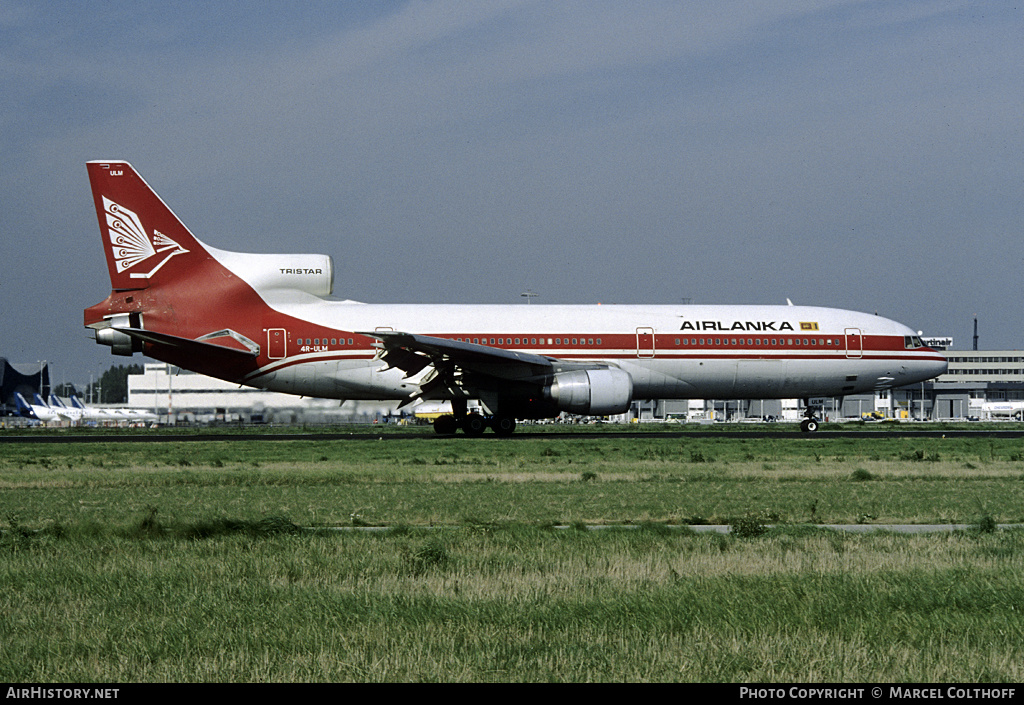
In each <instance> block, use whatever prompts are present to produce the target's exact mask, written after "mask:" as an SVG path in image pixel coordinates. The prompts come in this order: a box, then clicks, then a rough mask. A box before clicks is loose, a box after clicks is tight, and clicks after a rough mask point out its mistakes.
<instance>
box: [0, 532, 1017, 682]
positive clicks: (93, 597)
mask: <svg viewBox="0 0 1024 705" xmlns="http://www.w3.org/2000/svg"><path fill="white" fill-rule="evenodd" d="M198 533H203V532H198ZM196 535H198V534H197V533H196V532H194V531H193V530H191V529H189V527H184V526H179V527H177V528H171V527H163V530H161V531H160V532H158V533H156V534H153V533H152V532H151V531H149V530H147V531H145V532H142V533H141V534H133V533H132V532H123V531H108V530H97V529H96V528H95V527H94V528H93V530H91V531H90V530H81V529H67V528H66V529H64V530H62V531H56V532H55V531H46V532H42V533H39V534H33V535H31V536H26V537H21V538H17V539H16V538H14V537H13V535H11V534H8V535H7V537H6V538H5V541H4V547H3V549H2V550H3V563H2V567H0V581H2V583H3V584H4V585H5V586H7V589H6V590H5V591H4V592H3V593H2V594H0V637H2V639H3V643H4V645H5V646H4V655H3V658H2V659H0V678H3V679H5V680H7V681H8V682H30V681H31V682H39V681H46V682H55V681H56V682H84V681H115V682H136V681H208V680H216V681H296V680H331V681H339V680H340V681H491V680H494V681H548V680H554V681H620V680H627V681H645V680H650V681H739V682H750V681H762V682H769V681H826V682H828V681H831V682H839V681H842V682H850V681H868V680H878V681H889V682H905V681H911V682H937V681H967V680H985V681H1001V682H1012V681H1019V680H1020V678H1021V677H1022V676H1024V666H1022V665H1021V664H1024V627H1022V625H1024V622H1022V620H1021V619H1020V612H1019V610H1020V609H1021V607H1022V605H1024V581H1022V580H1021V578H1022V577H1024V565H1022V560H1021V556H1022V552H1021V548H1022V541H1024V535H1022V534H1021V533H1019V532H1013V533H1005V532H1002V533H998V534H981V533H965V534H958V535H952V536H943V537H942V538H941V539H936V538H934V537H921V536H918V537H903V536H891V535H870V536H846V535H834V534H831V533H828V532H824V531H822V530H801V531H789V532H785V531H778V530H776V531H773V532H769V533H768V534H766V535H764V536H762V537H760V538H757V539H746V540H743V539H737V538H732V537H726V536H720V535H715V536H707V535H694V534H690V533H686V532H685V531H683V530H674V531H671V532H666V531H664V530H659V529H657V528H656V527H651V528H646V529H645V528H640V529H637V530H633V531H627V530H621V529H620V530H614V529H613V530H605V531H578V530H560V531H552V530H543V529H540V528H537V527H524V526H505V527H482V526H475V527H472V526H467V527H463V528H460V529H447V530H435V531H429V530H422V529H407V528H401V529H395V530H391V531H390V532H388V533H386V534H368V533H360V532H342V533H338V532H335V533H332V534H330V535H324V534H307V533H288V532H280V531H259V530H257V529H255V528H254V527H252V526H241V525H239V526H236V527H235V528H234V530H231V529H230V528H226V527H222V530H220V531H216V532H212V533H206V534H205V535H204V537H202V538H195V536H196Z"/></svg>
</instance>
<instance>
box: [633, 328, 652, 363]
mask: <svg viewBox="0 0 1024 705" xmlns="http://www.w3.org/2000/svg"><path fill="white" fill-rule="evenodd" d="M654 352H655V351H654V329H653V328H647V327H642V328H637V329H636V356H637V357H654Z"/></svg>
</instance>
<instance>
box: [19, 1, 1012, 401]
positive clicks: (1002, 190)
mask: <svg viewBox="0 0 1024 705" xmlns="http://www.w3.org/2000/svg"><path fill="white" fill-rule="evenodd" d="M1022 15H1024V9H1022V7H1021V6H1015V5H1014V4H1013V3H1006V2H985V1H984V0H981V1H968V0H964V1H959V2H958V1H953V0H947V1H939V0H935V1H926V0H920V1H916V0H908V1H905V2H898V3H897V2H871V1H841V0H836V1H834V2H828V1H822V2H811V1H795V0H794V1H792V2H787V1H785V0H781V1H780V2H774V3H762V2H715V3H682V2H642V1H638V2H631V3H622V2H601V1H600V0H590V1H588V2H550V1H540V2H533V1H525V0H523V1H519V0H508V1H495V2H484V1H472V2H468V1H467V2H458V1H455V2H429V1H421V2H374V3H362V2H359V3H356V2H351V3H350V2H340V3H339V2H322V3H317V2H303V3H279V2H230V3H227V2H225V3H198V2H197V3H190V2H177V3H148V2H123V3H122V2H90V3H76V2H66V3H56V2H45V1H43V2H40V1H38V0H37V1H33V2H18V1H17V0H15V1H12V2H3V3H0V37H2V41H0V96H3V97H2V98H0V154H2V156H3V164H4V166H3V169H2V172H0V206H2V208H0V242H2V247H3V253H4V254H3V256H2V257H0V293H2V295H3V300H4V309H3V315H2V316H0V333H2V340H3V345H2V346H0V356H5V357H7V358H9V359H10V360H11V361H13V362H16V363H26V362H28V363H34V362H35V361H36V360H41V359H47V360H49V361H50V362H51V365H52V370H53V376H54V379H55V380H56V381H60V380H61V379H66V380H67V381H71V382H84V381H87V380H88V376H89V373H90V372H95V373H98V372H99V371H101V370H103V369H105V368H106V367H107V366H109V365H110V364H116V363H124V362H126V361H127V359H126V358H114V357H112V356H110V355H109V354H108V351H107V349H106V348H102V347H100V346H97V345H95V344H94V343H93V342H92V341H91V340H90V335H89V333H88V332H87V331H86V330H85V329H84V328H83V327H82V309H84V308H85V307H86V306H88V305H91V304H93V303H96V302H98V301H100V300H102V299H103V298H104V297H105V296H106V295H107V293H108V288H109V282H108V280H107V276H106V271H105V269H104V267H105V265H104V261H103V256H102V252H101V249H100V241H99V230H98V227H97V222H96V216H95V213H94V212H93V209H92V201H91V197H90V193H89V187H88V182H87V179H86V173H85V166H84V163H85V162H86V161H88V160H90V159H115V158H116V159H127V160H128V161H130V162H132V164H133V165H134V166H135V167H136V169H138V170H139V172H140V173H141V174H142V175H143V176H144V177H145V178H146V180H147V181H148V182H149V183H150V184H151V185H152V186H154V188H156V189H157V191H158V192H159V193H160V194H161V196H162V197H163V198H164V200H165V201H166V202H167V203H168V204H169V205H170V206H171V208H172V209H174V210H175V212H176V213H177V214H178V215H179V216H180V217H181V218H182V219H183V220H184V221H185V223H186V225H188V226H189V228H190V229H191V230H192V231H193V232H194V233H195V234H196V235H197V236H198V237H200V238H201V239H203V240H205V241H206V242H209V243H210V244H211V245H214V246H216V247H219V248H222V249H229V250H240V251H249V250H252V251H260V252H322V253H325V254H330V255H332V256H333V257H334V259H335V268H336V278H335V294H336V295H337V296H339V297H341V298H352V299H358V300H363V301H371V302H392V301H394V302H399V301H413V302H457V303H464V302H487V303H519V302H521V298H520V296H519V294H520V293H521V292H523V291H524V290H526V289H532V290H533V291H535V292H537V293H538V294H539V297H538V298H537V299H536V300H535V303H538V304H539V303H589V302H598V301H600V302H604V303H652V304H656V303H679V302H682V301H684V300H690V301H692V302H694V303H758V304H760V303H784V302H785V299H786V298H787V297H788V298H790V299H792V300H793V301H794V302H796V303H800V304H809V305H810V304H817V305H823V306H834V307H839V308H850V309H856V310H863V311H870V312H876V311H877V312H878V313H879V314H881V315H884V316H887V317H890V318H894V319H896V320H899V321H901V322H903V323H906V324H907V325H909V326H911V327H913V328H915V329H919V330H922V331H924V332H925V333H926V334H927V335H951V336H953V337H954V342H955V343H956V345H957V346H958V347H960V348H968V347H970V344H971V340H970V337H971V326H972V319H973V316H974V315H975V314H977V316H978V317H979V321H980V324H979V325H980V333H981V346H982V347H984V348H989V349H992V348H1015V349H1016V348H1022V347H1024V333H1022V328H1024V327H1022V325H1021V324H1022V320H1021V319H1022V316H1021V305H1020V304H1019V301H1020V300H1021V299H1022V297H1024V279H1022V276H1021V270H1022V253H1021V246H1020V244H1019V243H1020V240H1021V236H1022V226H1024V205H1022V204H1024V159H1022V156H1024V71H1022V68H1024V42H1021V37H1024V16H1022Z"/></svg>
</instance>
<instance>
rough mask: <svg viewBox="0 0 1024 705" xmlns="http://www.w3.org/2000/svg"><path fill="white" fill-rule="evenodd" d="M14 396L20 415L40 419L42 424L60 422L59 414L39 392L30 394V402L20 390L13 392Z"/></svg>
mask: <svg viewBox="0 0 1024 705" xmlns="http://www.w3.org/2000/svg"><path fill="white" fill-rule="evenodd" d="M14 398H15V404H17V407H18V412H19V413H20V414H21V416H24V417H26V418H30V419H36V420H37V421H42V422H43V425H46V424H49V423H50V422H51V421H56V422H60V421H61V420H62V419H61V416H60V414H58V413H57V412H56V411H55V410H54V409H51V408H50V407H49V406H48V405H47V404H46V402H44V401H43V399H42V397H40V396H39V394H33V395H32V402H29V401H27V400H26V399H25V397H24V396H22V394H21V392H15V394H14Z"/></svg>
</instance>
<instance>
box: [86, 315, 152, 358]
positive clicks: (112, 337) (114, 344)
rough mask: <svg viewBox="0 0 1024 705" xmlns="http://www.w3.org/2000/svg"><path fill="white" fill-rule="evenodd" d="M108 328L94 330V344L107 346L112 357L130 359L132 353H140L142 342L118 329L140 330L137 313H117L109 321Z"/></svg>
mask: <svg viewBox="0 0 1024 705" xmlns="http://www.w3.org/2000/svg"><path fill="white" fill-rule="evenodd" d="M108 320H109V322H110V327H109V328H99V329H97V330H96V342H97V343H99V344H100V345H109V346H110V352H112V353H113V354H114V355H124V356H126V357H131V356H132V353H137V352H142V341H141V340H139V339H137V338H132V337H130V336H129V335H128V334H126V333H122V332H121V331H119V330H118V328H140V327H141V325H140V315H139V314H138V313H119V314H117V315H116V316H111V317H110V318H109V319H108Z"/></svg>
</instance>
